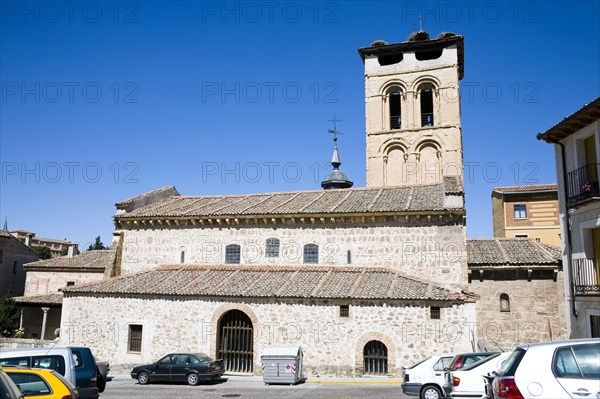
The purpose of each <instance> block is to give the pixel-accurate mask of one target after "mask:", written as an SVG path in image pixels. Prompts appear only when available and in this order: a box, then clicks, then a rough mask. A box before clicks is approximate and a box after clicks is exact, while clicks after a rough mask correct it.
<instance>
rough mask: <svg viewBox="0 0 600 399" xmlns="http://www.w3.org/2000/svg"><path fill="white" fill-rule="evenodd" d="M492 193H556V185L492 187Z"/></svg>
mask: <svg viewBox="0 0 600 399" xmlns="http://www.w3.org/2000/svg"><path fill="white" fill-rule="evenodd" d="M492 191H495V192H497V193H500V194H515V193H534V192H541V191H558V186H557V185H556V184H532V185H526V186H508V187H494V188H493V189H492Z"/></svg>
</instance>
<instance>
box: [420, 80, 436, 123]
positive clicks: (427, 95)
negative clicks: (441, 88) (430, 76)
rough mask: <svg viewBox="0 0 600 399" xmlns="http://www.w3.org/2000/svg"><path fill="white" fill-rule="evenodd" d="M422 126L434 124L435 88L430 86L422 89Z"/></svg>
mask: <svg viewBox="0 0 600 399" xmlns="http://www.w3.org/2000/svg"><path fill="white" fill-rule="evenodd" d="M420 97H421V126H423V127H425V126H433V89H432V88H431V87H430V86H427V87H424V88H423V89H421V93H420Z"/></svg>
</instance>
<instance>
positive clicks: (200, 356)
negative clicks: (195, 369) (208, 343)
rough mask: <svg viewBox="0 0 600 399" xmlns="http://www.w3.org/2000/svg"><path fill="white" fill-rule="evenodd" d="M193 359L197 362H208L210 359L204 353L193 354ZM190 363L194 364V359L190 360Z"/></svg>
mask: <svg viewBox="0 0 600 399" xmlns="http://www.w3.org/2000/svg"><path fill="white" fill-rule="evenodd" d="M194 357H195V358H196V359H197V362H210V361H211V360H212V358H211V357H210V356H208V355H206V354H204V353H194ZM192 363H196V362H195V361H194V359H192Z"/></svg>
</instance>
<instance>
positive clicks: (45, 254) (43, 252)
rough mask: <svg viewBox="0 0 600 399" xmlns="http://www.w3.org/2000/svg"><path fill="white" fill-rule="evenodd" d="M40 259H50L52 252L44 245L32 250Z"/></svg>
mask: <svg viewBox="0 0 600 399" xmlns="http://www.w3.org/2000/svg"><path fill="white" fill-rule="evenodd" d="M32 249H33V250H34V251H35V252H36V253H37V254H38V256H39V257H40V259H42V260H44V259H50V258H51V257H52V252H50V248H48V247H47V246H45V245H42V246H41V247H34V248H32Z"/></svg>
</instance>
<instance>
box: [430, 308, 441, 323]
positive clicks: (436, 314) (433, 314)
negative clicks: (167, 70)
mask: <svg viewBox="0 0 600 399" xmlns="http://www.w3.org/2000/svg"><path fill="white" fill-rule="evenodd" d="M429 318H431V319H434V320H439V319H441V318H442V316H441V310H440V307H439V306H431V307H430V308H429Z"/></svg>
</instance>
